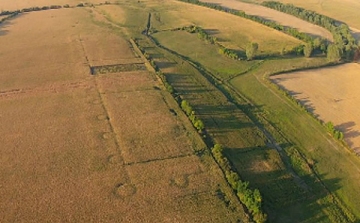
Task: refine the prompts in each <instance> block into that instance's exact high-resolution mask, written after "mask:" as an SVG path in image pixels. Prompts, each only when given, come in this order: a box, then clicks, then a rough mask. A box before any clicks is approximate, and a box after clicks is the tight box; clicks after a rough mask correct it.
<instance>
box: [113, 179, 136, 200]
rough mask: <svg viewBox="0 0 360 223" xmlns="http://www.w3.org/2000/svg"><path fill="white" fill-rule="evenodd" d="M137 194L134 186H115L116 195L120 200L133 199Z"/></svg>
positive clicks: (121, 184) (120, 184)
mask: <svg viewBox="0 0 360 223" xmlns="http://www.w3.org/2000/svg"><path fill="white" fill-rule="evenodd" d="M135 193H136V187H135V186H134V185H132V184H126V183H125V184H123V183H119V184H117V185H116V186H115V190H114V195H115V196H116V197H118V198H127V197H131V196H133V195H134V194H135Z"/></svg>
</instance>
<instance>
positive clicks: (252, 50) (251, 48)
mask: <svg viewBox="0 0 360 223" xmlns="http://www.w3.org/2000/svg"><path fill="white" fill-rule="evenodd" d="M258 48H259V45H258V44H257V43H250V44H249V45H248V46H247V47H246V57H247V59H248V60H252V59H254V57H255V55H256V52H257V50H258Z"/></svg>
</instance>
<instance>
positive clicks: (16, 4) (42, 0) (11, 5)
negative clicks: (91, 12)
mask: <svg viewBox="0 0 360 223" xmlns="http://www.w3.org/2000/svg"><path fill="white" fill-rule="evenodd" d="M85 2H86V1H82V0H52V1H51V2H50V1H48V0H36V1H33V0H14V1H2V2H1V6H0V10H17V9H23V8H29V7H36V6H38V7H42V6H50V5H61V6H63V5H65V4H69V5H71V6H75V5H77V4H79V3H85ZM104 2H105V1H104V0H92V1H91V3H93V4H96V3H104Z"/></svg>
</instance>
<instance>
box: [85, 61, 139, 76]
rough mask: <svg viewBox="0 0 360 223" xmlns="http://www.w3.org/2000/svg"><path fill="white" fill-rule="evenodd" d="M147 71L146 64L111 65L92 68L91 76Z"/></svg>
mask: <svg viewBox="0 0 360 223" xmlns="http://www.w3.org/2000/svg"><path fill="white" fill-rule="evenodd" d="M143 70H146V66H145V64H144V63H130V64H111V65H103V66H90V73H91V75H97V74H108V73H121V72H128V71H143Z"/></svg>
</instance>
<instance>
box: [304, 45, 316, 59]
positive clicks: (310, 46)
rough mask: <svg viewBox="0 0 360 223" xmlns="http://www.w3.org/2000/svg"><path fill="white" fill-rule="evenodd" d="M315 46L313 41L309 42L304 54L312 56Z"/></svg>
mask: <svg viewBox="0 0 360 223" xmlns="http://www.w3.org/2000/svg"><path fill="white" fill-rule="evenodd" d="M313 49H314V48H313V46H312V44H311V43H307V44H306V45H305V47H304V56H305V57H310V56H311V53H312V51H313Z"/></svg>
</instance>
